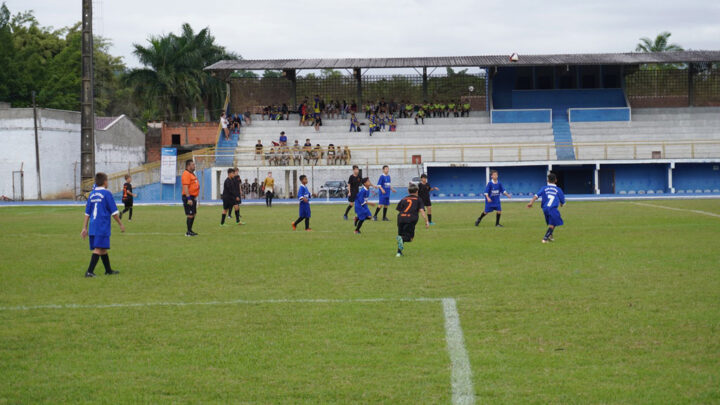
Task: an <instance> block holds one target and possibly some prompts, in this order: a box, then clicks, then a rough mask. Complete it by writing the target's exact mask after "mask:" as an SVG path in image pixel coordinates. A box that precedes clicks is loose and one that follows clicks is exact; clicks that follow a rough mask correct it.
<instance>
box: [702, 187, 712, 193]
mask: <svg viewBox="0 0 720 405" xmlns="http://www.w3.org/2000/svg"><path fill="white" fill-rule="evenodd" d="M703 193H712V191H710V189H709V188H706V189H705V190H703Z"/></svg>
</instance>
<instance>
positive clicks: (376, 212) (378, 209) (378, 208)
mask: <svg viewBox="0 0 720 405" xmlns="http://www.w3.org/2000/svg"><path fill="white" fill-rule="evenodd" d="M378 212H380V207H377V208H376V209H375V215H373V216H374V217H376V216H377V214H378Z"/></svg>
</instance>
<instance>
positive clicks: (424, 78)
mask: <svg viewBox="0 0 720 405" xmlns="http://www.w3.org/2000/svg"><path fill="white" fill-rule="evenodd" d="M427 80H428V79H427V67H423V73H422V95H423V101H425V100H427V98H428V81H427Z"/></svg>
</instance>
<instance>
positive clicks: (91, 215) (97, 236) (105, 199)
mask: <svg viewBox="0 0 720 405" xmlns="http://www.w3.org/2000/svg"><path fill="white" fill-rule="evenodd" d="M107 185H108V177H107V174H105V173H98V174H96V175H95V186H94V187H93V191H92V192H91V193H90V195H89V196H88V199H87V204H86V205H85V222H83V228H82V231H80V236H81V237H82V238H83V239H85V237H86V236H88V235H89V237H90V250H92V256H91V257H90V266H88V269H87V271H86V272H85V277H95V266H96V265H97V262H98V260H99V259H102V262H103V266H105V274H107V275H112V274H118V273H119V272H118V271H115V270H113V269H112V267H110V257H109V256H108V249H110V218H113V219H115V221H116V222H117V223H118V225H120V231H122V232H125V227H124V226H123V224H122V222H121V221H120V213H119V211H118V209H117V205H115V200H114V199H113V195H112V193H111V192H110V191H108V190H107Z"/></svg>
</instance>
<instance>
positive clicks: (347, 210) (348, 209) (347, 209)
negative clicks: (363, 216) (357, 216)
mask: <svg viewBox="0 0 720 405" xmlns="http://www.w3.org/2000/svg"><path fill="white" fill-rule="evenodd" d="M350 208H352V205H348V206H347V208H345V216H347V214H348V212H350Z"/></svg>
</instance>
